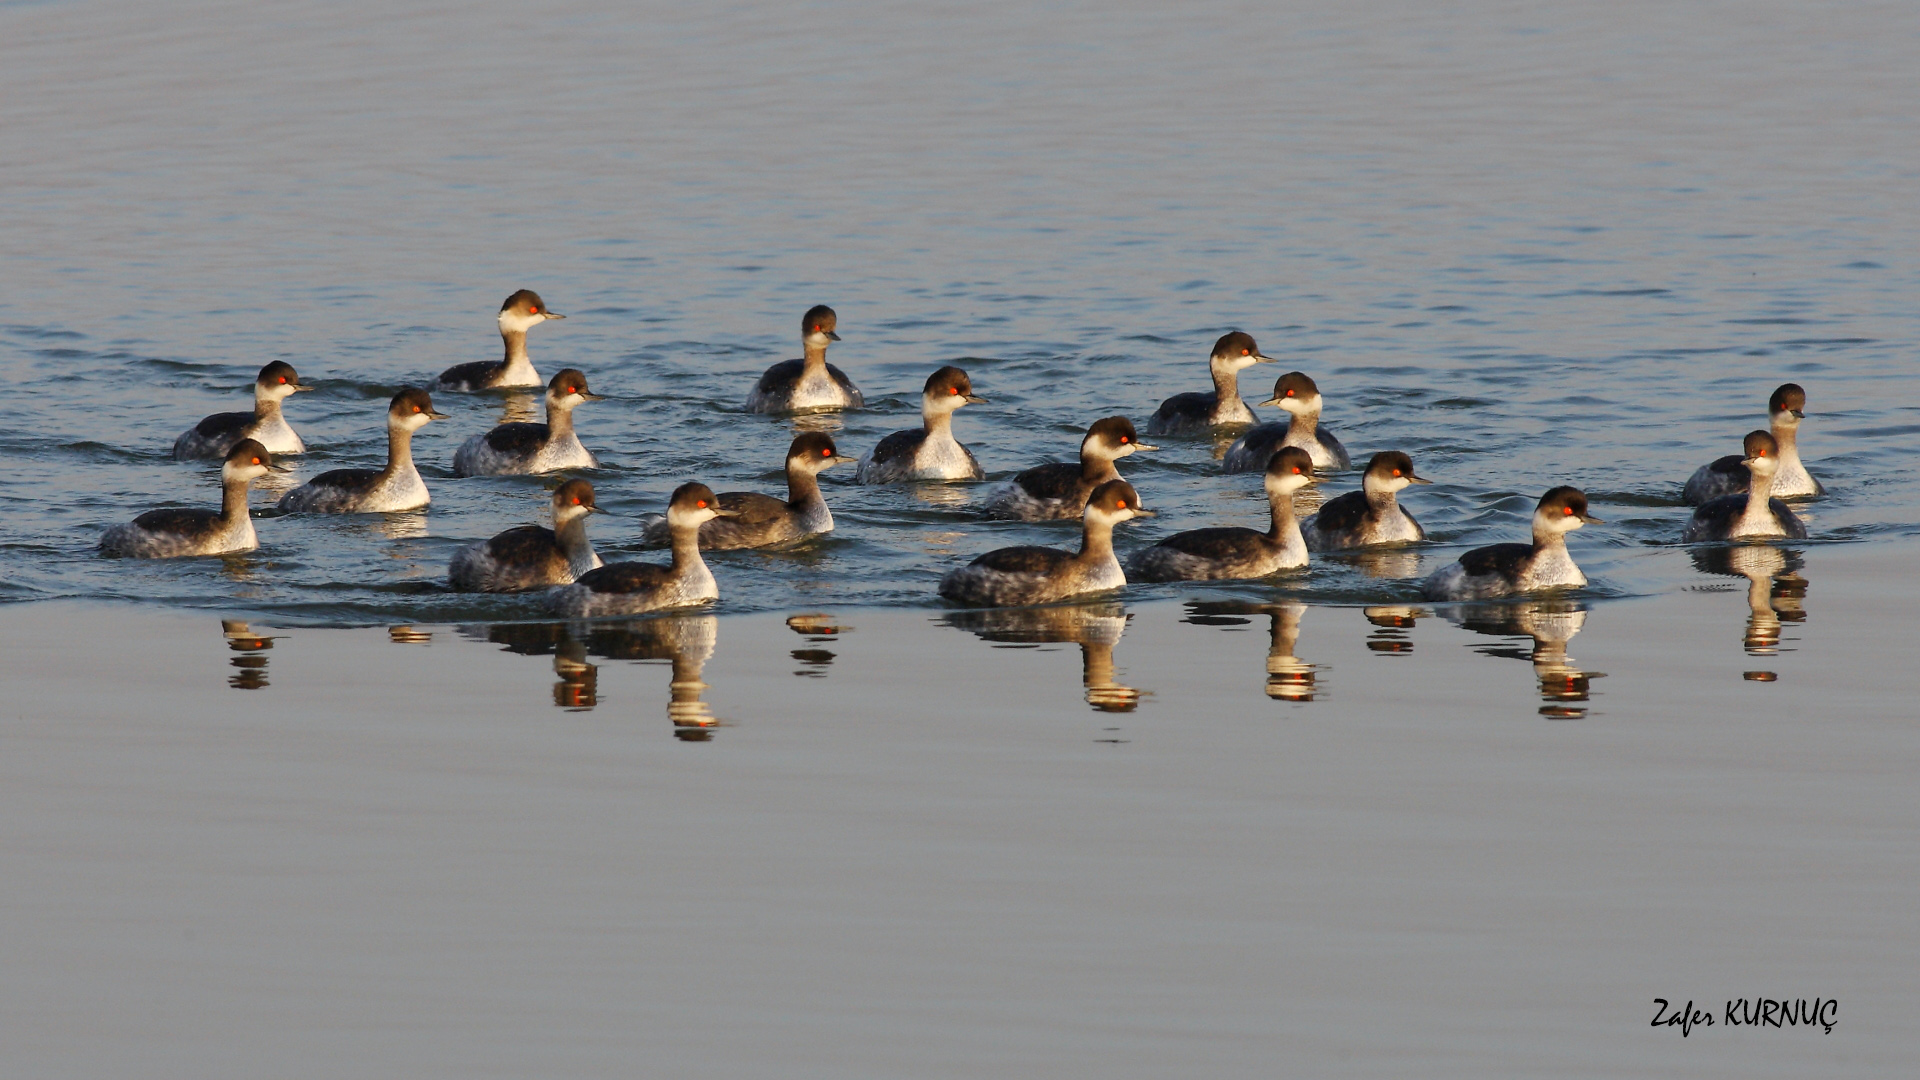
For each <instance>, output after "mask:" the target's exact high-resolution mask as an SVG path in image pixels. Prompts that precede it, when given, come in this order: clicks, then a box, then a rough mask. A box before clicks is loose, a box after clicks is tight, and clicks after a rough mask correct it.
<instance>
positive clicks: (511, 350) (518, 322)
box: [433, 289, 566, 391]
mask: <svg viewBox="0 0 1920 1080" xmlns="http://www.w3.org/2000/svg"><path fill="white" fill-rule="evenodd" d="M564 318H566V316H565V315H562V314H560V313H559V312H557V311H553V310H550V309H549V308H548V307H547V305H546V301H544V300H541V299H540V294H539V293H537V292H534V291H533V290H532V289H521V290H520V291H519V292H516V293H514V294H513V295H512V296H509V297H507V299H506V302H505V303H503V304H501V305H500V319H499V322H500V337H501V338H502V339H503V340H504V341H505V342H506V347H507V354H506V358H505V359H502V360H475V361H474V362H472V363H470V364H455V365H454V366H452V367H450V368H448V369H447V370H445V371H443V372H441V373H440V378H439V379H438V380H436V381H435V382H434V384H433V388H434V389H435V390H460V391H471V390H493V389H503V388H509V387H516V386H539V385H540V384H541V383H542V382H543V381H544V380H542V379H541V378H540V373H539V372H537V371H535V370H533V361H532V360H530V359H528V358H527V331H528V330H531V329H532V328H534V327H535V326H538V325H539V324H541V323H543V322H546V321H548V320H550V319H564Z"/></svg>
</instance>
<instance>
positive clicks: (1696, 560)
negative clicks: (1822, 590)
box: [1693, 544, 1807, 682]
mask: <svg viewBox="0 0 1920 1080" xmlns="http://www.w3.org/2000/svg"><path fill="white" fill-rule="evenodd" d="M1693 565H1694V567H1695V568H1696V569H1698V570H1699V571H1700V572H1701V573H1704V574H1720V575H1723V576H1726V577H1743V578H1746V579H1747V627H1746V635H1745V642H1744V644H1745V646H1746V650H1747V655H1748V656H1757V657H1776V656H1779V655H1780V654H1781V653H1782V652H1792V651H1793V648H1792V646H1790V645H1787V646H1783V645H1782V644H1781V639H1782V633H1781V631H1782V624H1783V623H1790V622H1804V621H1806V618H1807V609H1806V599H1807V579H1806V578H1805V577H1802V576H1801V574H1800V571H1801V569H1802V568H1803V567H1804V566H1805V559H1804V557H1803V556H1802V555H1801V554H1800V552H1798V551H1788V550H1783V549H1781V548H1777V547H1773V546H1772V545H1770V544H1732V545H1729V546H1726V547H1710V548H1696V549H1694V551H1693ZM1787 640H1789V641H1790V640H1792V639H1787ZM1741 678H1743V679H1745V680H1746V681H1748V682H1775V681H1777V680H1778V679H1779V678H1780V674H1779V672H1776V671H1772V670H1763V671H1747V672H1743V673H1742V674H1741Z"/></svg>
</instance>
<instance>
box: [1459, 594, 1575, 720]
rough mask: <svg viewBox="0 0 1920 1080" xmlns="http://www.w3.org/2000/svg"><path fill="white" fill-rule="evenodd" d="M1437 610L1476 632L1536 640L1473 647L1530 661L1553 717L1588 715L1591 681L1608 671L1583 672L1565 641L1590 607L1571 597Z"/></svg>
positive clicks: (1545, 710)
mask: <svg viewBox="0 0 1920 1080" xmlns="http://www.w3.org/2000/svg"><path fill="white" fill-rule="evenodd" d="M1434 614H1436V615H1439V616H1440V617H1441V618H1444V619H1446V620H1447V621H1448V622H1450V623H1453V624H1455V625H1456V626H1460V627H1464V628H1465V629H1468V630H1472V631H1473V632H1474V633H1477V634H1490V635H1492V636H1494V637H1518V636H1521V635H1525V636H1527V637H1530V638H1532V639H1533V647H1532V648H1531V649H1517V648H1511V647H1506V646H1499V645H1485V646H1480V647H1478V648H1477V649H1476V650H1475V651H1477V652H1479V653H1481V654H1482V655H1484V656H1504V657H1508V658H1511V659H1515V660H1527V661H1531V662H1532V664H1533V674H1534V677H1535V678H1536V679H1538V680H1539V684H1540V700H1541V701H1543V702H1545V704H1543V705H1541V706H1540V715H1541V716H1544V717H1546V718H1547V719H1549V720H1578V719H1580V718H1581V717H1584V716H1586V715H1587V706H1586V705H1585V704H1584V703H1585V702H1586V701H1588V700H1590V699H1591V697H1592V694H1593V688H1592V685H1591V684H1592V682H1593V680H1595V679H1603V678H1605V677H1606V674H1605V673H1604V672H1599V671H1582V670H1581V669H1580V668H1578V667H1576V666H1575V661H1574V659H1573V658H1572V657H1570V656H1568V655H1567V642H1569V641H1571V640H1573V635H1575V634H1577V633H1579V632H1580V629H1581V627H1583V626H1585V625H1586V622H1587V609H1586V608H1585V607H1583V606H1581V605H1580V604H1578V603H1575V602H1574V601H1571V600H1527V601H1523V602H1521V603H1511V604H1510V603H1496V604H1449V605H1445V606H1442V607H1439V608H1436V609H1434Z"/></svg>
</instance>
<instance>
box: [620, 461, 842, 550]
mask: <svg viewBox="0 0 1920 1080" xmlns="http://www.w3.org/2000/svg"><path fill="white" fill-rule="evenodd" d="M845 460H847V458H846V455H844V454H842V453H840V451H839V449H838V448H837V447H835V446H834V445H833V440H832V439H831V438H828V437H827V436H826V435H824V434H822V433H820V432H817V431H808V432H803V433H801V434H800V435H798V436H797V437H795V438H794V440H793V443H792V445H790V446H788V447H787V497H786V498H785V499H777V498H774V497H773V496H771V495H762V494H760V493H759V492H757V491H723V492H721V493H720V495H719V496H718V498H719V500H720V508H721V509H723V510H732V511H734V512H735V513H736V515H737V516H735V517H720V518H715V519H714V520H712V521H709V522H707V523H706V524H705V525H702V526H700V546H701V547H702V548H705V549H706V550H708V551H734V550H737V549H740V548H758V547H768V546H770V545H773V544H784V543H786V542H787V541H789V540H798V539H801V538H803V537H808V536H815V535H818V534H820V533H826V532H832V531H833V512H832V511H830V510H828V509H827V500H826V499H825V498H823V497H822V496H821V494H820V481H819V476H820V474H821V473H822V472H825V471H826V470H827V469H830V468H832V467H833V466H835V465H838V464H839V463H840V462H842V461H845ZM669 534H670V529H669V526H668V522H667V519H666V518H657V519H655V520H653V521H651V522H649V523H648V525H647V532H646V536H647V539H648V540H653V541H659V540H665V539H667V538H668V536H669Z"/></svg>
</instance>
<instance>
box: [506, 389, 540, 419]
mask: <svg viewBox="0 0 1920 1080" xmlns="http://www.w3.org/2000/svg"><path fill="white" fill-rule="evenodd" d="M545 401H546V394H545V393H544V392H542V393H539V394H535V393H534V392H533V391H531V390H509V391H507V393H506V396H505V397H502V398H501V399H500V422H501V423H502V424H531V423H533V422H534V421H536V420H538V419H540V417H538V416H535V415H534V404H535V402H545Z"/></svg>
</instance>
